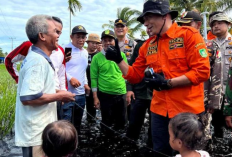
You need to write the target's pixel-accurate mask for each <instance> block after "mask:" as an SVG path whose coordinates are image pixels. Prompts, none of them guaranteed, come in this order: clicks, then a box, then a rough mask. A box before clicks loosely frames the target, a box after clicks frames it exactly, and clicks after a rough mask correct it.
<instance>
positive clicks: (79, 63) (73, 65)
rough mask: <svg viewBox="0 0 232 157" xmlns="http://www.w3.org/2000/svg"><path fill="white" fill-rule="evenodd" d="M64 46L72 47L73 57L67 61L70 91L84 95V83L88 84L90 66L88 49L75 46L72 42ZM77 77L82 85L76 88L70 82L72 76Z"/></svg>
mask: <svg viewBox="0 0 232 157" xmlns="http://www.w3.org/2000/svg"><path fill="white" fill-rule="evenodd" d="M64 47H71V48H72V54H71V55H72V58H71V59H70V61H68V62H67V63H66V74H67V80H68V91H70V92H72V93H74V94H76V95H83V94H85V88H84V85H85V84H88V80H87V75H86V69H87V67H88V55H89V54H88V52H87V50H86V49H84V48H82V49H79V48H77V47H75V46H74V45H73V44H72V43H71V42H70V43H69V44H67V45H65V46H64ZM72 77H74V78H76V79H77V80H78V81H79V82H80V83H81V86H79V87H78V88H74V87H73V86H72V85H71V84H70V80H71V78H72Z"/></svg>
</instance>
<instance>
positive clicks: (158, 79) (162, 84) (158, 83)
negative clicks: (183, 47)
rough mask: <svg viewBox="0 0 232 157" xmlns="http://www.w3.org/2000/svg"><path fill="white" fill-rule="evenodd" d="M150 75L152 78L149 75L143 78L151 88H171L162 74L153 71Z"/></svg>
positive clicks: (159, 89) (158, 89)
mask: <svg viewBox="0 0 232 157" xmlns="http://www.w3.org/2000/svg"><path fill="white" fill-rule="evenodd" d="M152 77H153V78H150V77H145V78H144V80H145V82H146V83H147V84H148V86H149V87H151V88H152V89H155V90H157V91H161V90H168V89H170V88H171V86H170V85H169V84H168V81H169V80H166V79H165V78H164V75H163V74H157V73H153V75H152Z"/></svg>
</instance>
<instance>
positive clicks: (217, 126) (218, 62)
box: [208, 12, 232, 137]
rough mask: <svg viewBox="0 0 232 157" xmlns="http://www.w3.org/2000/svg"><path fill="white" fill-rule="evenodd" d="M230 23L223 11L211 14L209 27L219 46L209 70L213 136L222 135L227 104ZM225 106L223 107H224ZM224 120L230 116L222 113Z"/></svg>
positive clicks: (209, 104) (209, 100)
mask: <svg viewBox="0 0 232 157" xmlns="http://www.w3.org/2000/svg"><path fill="white" fill-rule="evenodd" d="M230 25H231V21H230V19H229V18H228V16H227V15H226V14H225V13H222V12H219V13H216V14H214V15H213V16H211V18H210V27H211V30H212V33H213V34H214V35H215V36H216V37H217V38H216V39H214V43H216V46H217V47H218V48H219V50H218V51H217V53H215V61H214V66H213V68H212V70H211V77H212V78H213V79H212V82H211V87H210V88H209V94H208V108H209V109H208V110H209V111H210V112H212V113H213V114H212V125H213V126H214V136H216V137H223V126H224V124H225V123H224V122H225V120H224V116H223V111H222V110H221V108H223V106H224V105H226V106H227V105H228V103H227V99H225V92H226V84H227V76H228V70H229V65H230V63H231V53H230V51H228V50H227V48H229V45H228V42H231V38H232V36H231V34H230V33H229V32H228V29H229V27H230ZM226 106H225V107H226ZM224 114H225V116H226V121H229V120H230V121H231V118H230V117H231V116H228V115H227V113H224ZM228 117H229V118H228Z"/></svg>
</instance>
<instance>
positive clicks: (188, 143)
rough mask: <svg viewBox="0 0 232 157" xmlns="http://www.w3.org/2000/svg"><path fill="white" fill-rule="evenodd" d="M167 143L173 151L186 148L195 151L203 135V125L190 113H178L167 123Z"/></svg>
mask: <svg viewBox="0 0 232 157" xmlns="http://www.w3.org/2000/svg"><path fill="white" fill-rule="evenodd" d="M169 135H170V140H169V143H170V145H171V147H172V148H173V149H174V150H177V151H179V150H180V148H182V147H186V148H187V149H190V150H195V148H196V146H197V144H198V143H199V142H200V140H201V138H202V137H203V135H204V125H203V123H202V122H201V121H200V120H199V118H198V116H197V115H195V114H192V113H180V114H178V115H176V116H175V117H174V118H172V119H171V120H170V122H169Z"/></svg>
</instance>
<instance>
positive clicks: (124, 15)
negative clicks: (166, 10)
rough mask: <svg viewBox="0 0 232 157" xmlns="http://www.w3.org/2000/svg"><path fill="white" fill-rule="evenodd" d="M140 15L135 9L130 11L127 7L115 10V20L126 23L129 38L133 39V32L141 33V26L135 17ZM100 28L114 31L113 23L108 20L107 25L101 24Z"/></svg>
mask: <svg viewBox="0 0 232 157" xmlns="http://www.w3.org/2000/svg"><path fill="white" fill-rule="evenodd" d="M140 14H141V12H140V11H138V10H136V9H131V8H129V7H125V8H122V9H121V8H118V9H117V18H118V19H122V20H125V21H127V27H128V36H129V38H134V34H135V32H137V31H142V29H141V27H142V24H141V23H139V22H138V21H137V17H138V16H139V15H140ZM134 25H135V26H134ZM132 27H133V28H132ZM102 28H103V29H105V28H109V29H114V21H112V20H109V23H108V24H103V25H102Z"/></svg>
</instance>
